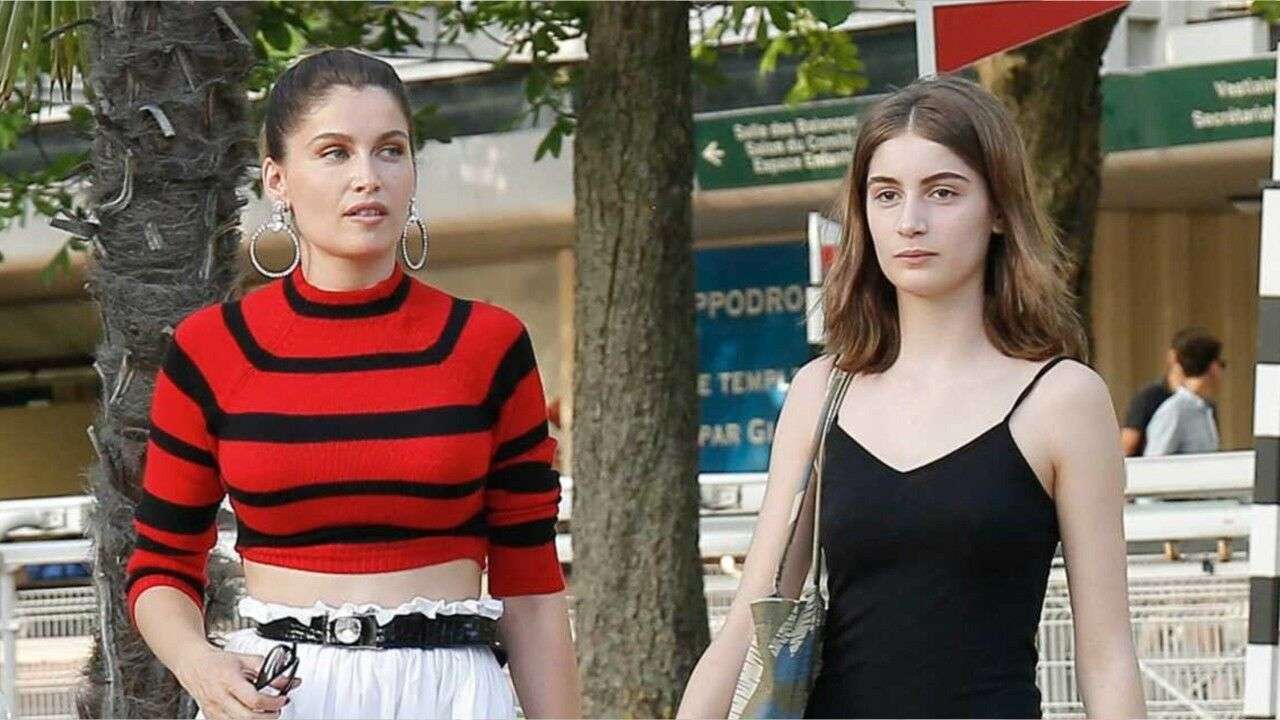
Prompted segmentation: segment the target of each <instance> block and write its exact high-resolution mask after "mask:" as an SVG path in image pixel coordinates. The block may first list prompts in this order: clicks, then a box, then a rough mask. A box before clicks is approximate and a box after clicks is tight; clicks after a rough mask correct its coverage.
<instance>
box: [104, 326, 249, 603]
mask: <svg viewBox="0 0 1280 720" xmlns="http://www.w3.org/2000/svg"><path fill="white" fill-rule="evenodd" d="M189 342H190V338H189V330H187V329H186V328H185V327H184V324H182V323H179V325H178V329H177V331H176V332H175V333H174V338H173V342H172V343H171V344H170V346H169V348H168V350H167V351H166V354H165V359H164V364H163V366H162V367H161V369H160V371H159V372H158V373H157V374H156V384H155V389H154V391H153V395H152V400H151V417H150V420H151V422H150V429H151V432H150V437H149V439H148V441H147V450H146V455H145V462H144V468H143V476H142V498H141V500H140V501H139V503H138V506H137V509H136V511H135V513H134V518H133V527H134V530H135V532H136V533H137V544H136V546H135V548H134V551H133V554H132V555H130V557H129V561H128V564H127V565H126V567H125V578H126V580H125V593H126V603H127V608H128V612H129V619H130V621H131V622H133V623H134V625H135V627H136V625H137V619H136V617H135V615H134V613H135V609H136V606H137V602H138V597H139V596H140V595H142V593H144V592H146V590H147V589H149V588H153V587H156V586H159V585H167V586H169V587H172V588H176V589H178V590H180V591H182V592H183V593H186V595H187V596H188V597H190V598H191V600H192V602H194V603H195V604H196V605H197V606H199V607H200V608H201V610H203V609H204V592H205V584H206V580H207V578H206V574H205V567H206V565H207V561H208V554H209V550H210V549H211V548H212V547H213V545H214V543H215V542H216V540H217V527H216V524H215V522H214V521H215V519H216V517H217V513H218V506H219V505H220V504H221V502H222V498H223V495H224V494H225V492H224V489H223V486H222V483H221V481H220V479H219V475H218V465H217V460H216V441H215V439H214V437H213V433H212V432H211V429H210V422H209V420H210V419H211V417H212V413H213V412H216V408H217V404H216V402H215V401H214V396H213V392H212V390H211V388H210V386H209V384H208V382H206V380H205V379H204V377H203V375H201V373H200V369H199V367H198V366H197V365H196V363H195V362H194V361H193V360H192V359H191V356H190V355H189V354H188V352H187V350H186V349H185V347H184V345H186V344H187V343H189Z"/></svg>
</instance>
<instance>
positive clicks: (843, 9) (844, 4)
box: [805, 0, 853, 28]
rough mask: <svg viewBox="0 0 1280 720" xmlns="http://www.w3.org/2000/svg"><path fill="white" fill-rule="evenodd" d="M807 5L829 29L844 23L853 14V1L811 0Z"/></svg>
mask: <svg viewBox="0 0 1280 720" xmlns="http://www.w3.org/2000/svg"><path fill="white" fill-rule="evenodd" d="M805 4H806V6H807V7H808V8H809V11H810V12H812V13H813V16H814V17H815V18H817V19H818V20H821V21H822V23H823V24H824V25H826V26H827V27H829V28H831V27H835V26H837V25H839V24H840V23H842V22H844V21H845V20H846V19H848V17H849V14H850V13H852V12H853V0H810V2H807V3H805Z"/></svg>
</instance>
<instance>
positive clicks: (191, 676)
mask: <svg viewBox="0 0 1280 720" xmlns="http://www.w3.org/2000/svg"><path fill="white" fill-rule="evenodd" d="M262 661H263V657H262V656H260V655H247V654H244V653H234V652H227V651H225V650H219V649H217V648H215V647H211V646H209V647H204V648H201V649H199V650H198V651H195V652H193V653H192V654H190V655H187V656H184V657H183V658H182V659H181V660H180V661H179V662H178V663H175V665H176V667H174V668H173V674H174V676H176V677H177V678H178V682H179V683H181V684H182V687H183V688H185V689H186V691H187V692H188V693H189V694H190V695H191V697H192V698H193V699H195V701H196V704H197V705H199V706H200V712H201V713H202V714H203V715H204V717H206V718H208V719H209V720H224V719H226V720H249V719H254V720H268V719H270V718H278V717H280V709H281V708H283V707H284V706H285V705H287V704H288V703H289V699H288V698H287V697H280V696H272V695H267V694H266V693H264V692H261V691H258V690H255V689H254V688H253V680H254V678H255V677H256V676H257V673H258V668H259V667H261V666H262ZM301 682H302V680H301V679H299V678H294V679H293V680H292V682H289V684H288V685H287V686H286V684H285V683H286V679H285V678H283V677H282V678H277V679H276V680H275V681H274V682H272V683H271V685H270V686H269V687H273V688H275V689H276V690H277V691H281V692H287V691H289V690H292V689H294V688H295V687H297V686H298V685H299V684H300V683H301Z"/></svg>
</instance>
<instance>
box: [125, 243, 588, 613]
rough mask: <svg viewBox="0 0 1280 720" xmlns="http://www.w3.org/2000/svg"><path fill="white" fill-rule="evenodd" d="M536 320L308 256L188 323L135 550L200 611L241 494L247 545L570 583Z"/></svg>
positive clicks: (341, 564)
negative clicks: (311, 278) (364, 284)
mask: <svg viewBox="0 0 1280 720" xmlns="http://www.w3.org/2000/svg"><path fill="white" fill-rule="evenodd" d="M554 453H555V440H554V439H553V438H551V437H549V436H548V434H547V414H546V406H545V400H544V395H543V389H542V382H541V379H540V378H539V376H538V369H537V367H536V364H535V362H534V356H533V347H532V345H531V344H530V342H529V336H528V334H527V332H526V331H525V329H524V326H523V325H522V324H521V323H520V321H519V320H518V319H517V318H516V317H515V316H513V315H511V314H510V313H508V312H506V311H504V310H502V309H500V308H498V307H495V306H492V305H487V304H485V303H481V302H473V301H467V300H462V299H459V298H454V297H452V296H450V295H447V294H445V293H444V292H441V291H439V290H436V289H434V288H432V287H430V286H428V285H425V284H423V283H421V282H418V281H416V280H414V279H413V278H411V277H410V276H408V275H406V274H405V273H404V271H403V270H402V269H401V268H400V266H399V265H396V267H395V270H394V271H393V272H392V274H391V275H390V276H389V277H388V278H386V279H385V280H383V281H381V282H379V283H378V284H376V285H374V286H372V287H369V288H364V289H359V290H343V291H330V290H322V289H320V288H317V287H314V286H312V285H310V284H309V283H308V282H307V280H306V278H305V277H304V276H303V274H302V272H301V270H300V269H297V270H294V271H293V273H292V274H291V275H290V276H287V277H285V278H283V279H281V280H276V281H274V282H271V283H269V284H267V285H265V286H264V287H262V288H259V289H258V290H255V291H253V292H251V293H249V294H247V295H246V296H245V297H244V298H242V299H241V300H238V301H234V302H226V303H221V304H219V305H213V306H209V307H206V308H202V309H200V310H198V311H196V312H194V313H192V314H191V315H189V316H188V317H186V318H185V319H184V320H183V321H182V322H181V323H179V324H178V326H177V328H176V330H175V332H174V338H173V343H172V344H171V345H170V347H169V350H168V353H167V355H166V358H165V362H164V366H163V367H162V368H161V370H160V372H159V373H158V374H157V376H156V386H155V391H154V396H153V402H152V408H151V435H150V440H149V441H148V444H147V454H146V466H145V470H144V475H143V495H142V499H141V502H140V503H139V505H138V509H137V512H136V514H135V519H134V527H135V529H136V530H137V534H138V543H137V549H136V550H135V551H134V553H133V555H132V556H131V557H130V558H129V562H128V566H127V569H126V572H127V585H126V592H127V599H128V608H129V615H130V618H132V617H133V613H134V608H135V606H136V603H137V600H138V597H139V596H140V595H141V594H142V593H143V592H145V591H146V590H147V588H151V587H154V586H157V585H168V586H170V587H174V588H177V589H178V590H181V591H183V592H185V593H186V594H187V595H189V596H190V597H191V599H192V600H194V601H195V602H196V604H197V605H199V606H201V607H202V608H203V606H204V587H205V582H206V575H205V566H206V562H207V559H208V553H209V550H210V548H212V547H213V545H214V543H215V541H216V538H217V529H216V527H215V524H214V519H215V516H216V514H217V510H218V506H219V504H220V503H221V501H222V499H223V497H224V495H226V494H229V495H230V497H231V505H232V508H233V509H234V511H235V515H236V521H237V530H238V534H237V538H236V550H237V551H238V552H239V553H240V554H241V556H242V557H244V558H246V559H248V560H252V561H254V562H259V563H267V564H271V565H278V566H283V567H289V568H296V569H300V570H311V571H317V572H328V573H372V572H388V571H395V570H405V569H409V568H417V567H423V566H427V565H434V564H437V563H441V562H446V561H449V560H455V559H459V558H469V559H472V560H474V561H476V562H477V563H478V564H480V566H481V567H485V566H486V560H487V567H488V575H489V591H490V593H491V594H492V595H493V596H494V597H504V596H510V595H526V594H537V593H549V592H556V591H558V590H560V589H562V588H563V587H564V579H563V577H562V575H561V570H560V564H559V561H558V560H557V558H556V550H555V519H556V509H557V504H558V502H559V499H560V478H559V474H558V473H557V472H556V471H555V470H553V469H552V468H551V460H552V457H553V455H554Z"/></svg>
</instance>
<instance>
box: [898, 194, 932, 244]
mask: <svg viewBox="0 0 1280 720" xmlns="http://www.w3.org/2000/svg"><path fill="white" fill-rule="evenodd" d="M927 229H928V228H927V227H926V225H925V221H924V215H923V213H922V212H921V209H920V203H919V202H917V201H915V200H913V199H911V198H907V199H905V200H904V201H903V203H902V213H901V214H900V215H898V227H897V230H898V234H899V235H901V236H903V237H915V236H917V235H923V234H924V232H925V230H927Z"/></svg>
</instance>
